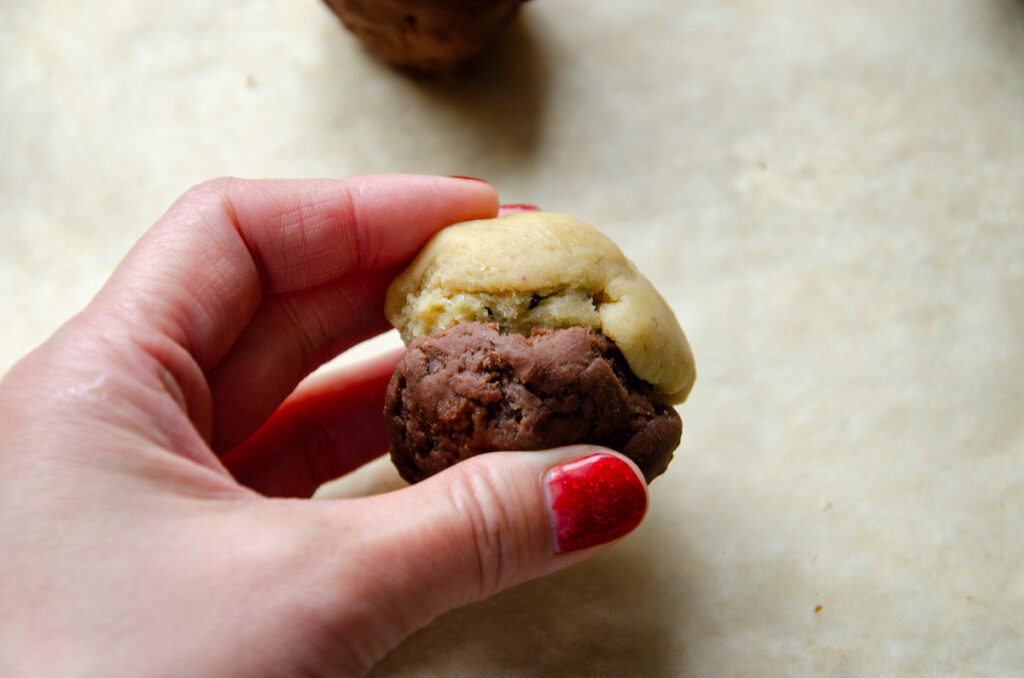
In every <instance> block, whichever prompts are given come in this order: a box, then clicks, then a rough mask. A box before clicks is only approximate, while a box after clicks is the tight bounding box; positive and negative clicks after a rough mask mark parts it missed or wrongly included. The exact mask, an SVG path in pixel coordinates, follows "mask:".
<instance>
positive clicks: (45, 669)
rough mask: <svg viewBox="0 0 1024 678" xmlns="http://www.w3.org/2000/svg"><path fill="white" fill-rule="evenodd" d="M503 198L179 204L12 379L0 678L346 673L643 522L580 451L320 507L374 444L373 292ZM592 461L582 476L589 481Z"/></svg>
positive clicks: (311, 197)
mask: <svg viewBox="0 0 1024 678" xmlns="http://www.w3.org/2000/svg"><path fill="white" fill-rule="evenodd" d="M497 210H498V205H497V198H496V196H495V193H494V191H493V189H492V188H491V187H490V186H489V185H487V184H485V183H483V182H478V181H469V180H463V179H457V178H440V177H422V176H376V177H356V178H351V179H346V180H339V181H328V180H325V181H243V180H219V181H214V182H210V183H207V184H202V185H200V186H197V187H195V188H194V189H192V190H190V191H189V192H188V193H187V194H186V195H185V196H183V197H182V198H181V199H180V200H179V201H178V202H177V203H175V205H174V206H173V207H172V208H171V209H170V210H169V211H168V212H167V214H165V215H164V216H163V217H162V218H161V219H160V220H159V221H158V222H157V224H156V225H155V226H154V227H153V228H152V229H150V230H149V231H148V232H147V233H146V235H145V236H144V237H143V238H142V239H141V240H140V241H139V243H138V244H137V245H136V246H135V247H134V248H133V249H132V251H131V252H130V253H129V254H128V256H127V257H126V258H125V260H124V261H123V262H122V263H121V265H120V266H119V267H118V268H117V270H116V271H115V272H114V274H113V276H112V277H111V279H110V280H109V281H108V283H107V284H106V285H105V286H104V288H103V289H102V290H101V291H100V293H99V294H98V295H97V296H96V298H95V299H93V301H92V302H91V303H90V304H89V305H88V307H87V308H86V309H85V310H84V311H82V312H81V313H80V314H78V315H77V316H75V317H74V318H72V319H71V320H70V321H69V322H68V323H66V324H65V325H64V326H63V327H61V328H60V329H59V330H58V331H57V332H56V333H55V334H54V336H53V337H51V338H50V339H49V340H48V341H47V342H46V343H44V344H43V345H42V346H41V347H40V348H38V349H37V350H36V351H34V352H33V353H31V354H29V355H28V356H27V357H26V358H24V359H23V360H22V361H21V362H19V363H18V364H16V365H15V366H14V367H13V368H12V369H11V370H10V371H9V372H8V374H7V375H5V377H4V379H3V381H2V382H0V516H2V520H0V572H2V573H3V576H2V578H0V648H2V650H3V651H2V652H0V675H4V676H15V675H33V676H35V675H132V676H142V675H154V676H160V675H174V676H180V675H195V676H229V675H240V676H277V675H280V676H293V675H324V676H328V675H329V676H337V675H356V674H360V673H362V672H364V671H365V670H367V669H368V667H370V666H371V665H372V664H373V663H374V662H375V661H376V660H378V659H380V658H381V657H382V656H383V655H384V654H385V653H386V652H387V651H388V650H390V649H391V648H392V647H394V646H395V645H396V644H397V643H398V642H399V641H400V640H401V639H402V638H404V637H405V636H406V635H408V634H409V633H411V632H413V631H414V630H415V629H417V628H419V627H420V626H422V625H424V624H426V623H428V622H429V621H430V620H431V619H433V618H434V617H436V616H437V615H438V614H440V613H442V612H444V611H446V610H448V609H451V608H453V607H457V606H460V605H464V604H467V603H469V602H472V601H475V600H479V599H481V598H484V597H487V596H489V595H492V594H494V593H496V592H498V591H500V590H503V589H505V588H508V587H510V586H513V585H515V584H517V583H520V582H523V581H525V580H528V579H531V578H534V577H537V576H540V575H543V574H545V573H548V572H551V571H554V570H556V569H559V568H561V567H564V566H566V565H569V564H572V563H574V562H577V561H579V560H581V559H582V558H585V557H587V556H588V555H590V554H592V553H593V552H594V551H595V549H596V548H597V547H598V546H599V545H601V544H603V543H606V542H609V541H611V540H613V539H615V538H617V537H619V536H622V535H623V534H625V533H627V532H629V531H630V530H631V529H633V527H635V526H636V525H637V524H638V523H639V521H640V519H641V518H642V516H643V513H644V510H645V508H646V501H647V495H646V487H645V485H644V483H643V482H642V480H641V476H640V475H639V472H638V471H637V469H636V468H635V466H633V465H632V463H631V462H628V461H627V460H625V458H624V457H621V455H618V454H616V453H612V452H608V451H607V450H601V449H598V448H592V447H585V446H579V447H573V448H564V449H560V450H554V451H547V452H530V453H523V452H518V453H492V454H487V455H482V456H479V457H475V458H473V459H470V460H469V461H467V462H464V463H461V464H459V465H457V466H455V467H453V468H451V469H449V470H447V471H445V472H444V473H441V474H438V475H437V476H434V477H432V478H430V479H428V480H426V481H424V482H423V483H420V484H418V485H415V486H412V487H408V488H404V489H401V490H398V491H395V492H391V493H387V494H383V495H378V496H373V497H365V498H358V499H345V500H331V501H308V500H306V499H305V498H307V497H309V496H310V495H311V494H312V493H313V491H314V490H315V489H316V488H317V487H318V486H319V485H320V484H321V483H323V482H325V481H327V480H330V479H332V478H335V477H338V476H341V475H344V474H345V473H347V472H349V471H351V470H353V469H355V468H357V467H359V466H360V465H362V464H364V463H365V462H367V461H369V460H371V459H373V458H375V457H377V456H379V455H380V454H382V453H383V452H385V451H386V449H387V438H386V434H385V430H384V425H383V415H382V409H383V398H384V390H385V387H386V384H387V381H388V379H389V377H390V373H391V369H392V368H393V365H394V361H395V359H396V358H397V356H388V357H384V358H379V359H376V360H373V361H370V362H368V363H366V364H363V365H359V366H356V367H353V368H349V369H346V370H344V371H342V372H340V373H336V374H331V375H319V374H318V375H315V376H314V377H310V378H308V379H306V377H307V375H309V374H310V373H311V372H312V371H313V370H314V369H315V368H316V367H318V366H319V365H320V364H322V363H324V362H326V361H327V360H329V359H330V358H332V357H333V356H335V355H337V354H338V353H340V352H342V351H344V350H345V349H347V348H348V347H350V346H352V345H353V344H355V343H357V342H359V341H361V340H363V339H366V338H369V337H371V336H373V335H375V334H378V333H380V332H382V331H384V330H386V329H387V328H388V325H387V322H386V320H385V318H384V315H383V297H384V291H385V289H386V287H387V285H388V283H389V282H390V280H391V278H392V277H393V276H394V274H395V273H396V272H397V270H398V269H399V268H400V267H402V266H403V265H404V264H406V263H407V262H408V261H409V260H410V259H411V258H412V257H413V256H414V255H415V253H416V252H417V251H418V250H419V249H420V248H421V247H422V245H423V244H424V242H425V241H426V240H427V239H428V238H429V237H430V236H431V235H432V234H433V233H434V232H435V231H437V230H438V229H440V228H442V227H444V226H446V225H448V224H451V223H454V222H456V221H461V220H466V219H472V218H483V217H490V216H494V214H495V213H496V212H497ZM577 460H580V461H577Z"/></svg>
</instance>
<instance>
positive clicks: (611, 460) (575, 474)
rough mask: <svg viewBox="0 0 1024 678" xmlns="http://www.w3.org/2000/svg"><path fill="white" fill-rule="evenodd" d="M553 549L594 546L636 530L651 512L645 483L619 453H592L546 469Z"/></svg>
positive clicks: (560, 550) (571, 549)
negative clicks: (648, 508) (648, 506)
mask: <svg viewBox="0 0 1024 678" xmlns="http://www.w3.org/2000/svg"><path fill="white" fill-rule="evenodd" d="M545 480H546V485H547V499H548V509H549V512H548V517H549V519H550V521H551V532H552V536H553V537H554V542H555V553H567V552H569V551H578V550H580V549H585V548H590V547H591V546H597V545H598V544H604V543H606V542H609V541H612V540H613V539H617V538H619V537H621V536H623V535H625V534H628V533H629V532H632V531H633V528H635V527H636V526H637V525H639V524H640V521H641V520H643V517H644V514H645V513H646V512H647V487H646V485H644V482H643V480H641V479H640V477H639V476H637V474H636V471H634V470H633V468H632V467H631V466H630V465H629V464H627V463H626V462H624V461H623V460H622V459H620V458H619V457H616V456H614V455H611V454H603V453H599V454H592V455H590V456H589V457H584V458H582V459H577V460H576V461H571V462H568V463H565V464H562V465H560V466H556V467H554V468H553V469H551V470H550V471H548V473H547V477H546V479H545Z"/></svg>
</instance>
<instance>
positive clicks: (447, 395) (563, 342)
mask: <svg viewBox="0 0 1024 678" xmlns="http://www.w3.org/2000/svg"><path fill="white" fill-rule="evenodd" d="M385 416H386V420H387V427H388V433H389V435H390V438H391V458H392V461H393V462H394V464H395V466H396V467H397V468H398V470H399V473H400V474H401V475H402V477H403V478H405V479H406V480H408V481H409V482H417V481H419V480H422V479H424V478H426V477H428V476H430V475H432V474H434V473H437V472H438V471H441V470H443V469H445V468H447V467H449V466H451V465H452V464H454V463H456V462H458V461H461V460H463V459H466V458H468V457H471V456H474V455H477V454H481V453H485V452H492V451H495V450H535V449H546V448H550V447H557V446H561V445H570V444H574V443H594V444H598V445H603V446H606V447H610V448H612V449H616V450H619V451H621V452H622V453H623V454H625V455H626V456H628V457H630V458H631V459H632V460H633V461H634V462H636V464H637V466H639V467H640V469H641V470H642V471H643V473H644V476H645V477H646V479H647V481H648V482H650V481H651V480H652V479H653V478H654V477H655V476H657V475H659V474H661V473H663V472H664V471H665V469H666V467H667V466H668V463H669V461H671V459H672V453H673V450H675V448H676V446H678V444H679V439H680V435H681V433H682V422H681V421H680V419H679V415H678V414H677V413H676V411H675V410H674V409H673V408H672V407H671V405H669V404H668V402H667V400H666V397H665V395H664V394H663V393H662V392H661V391H660V390H659V389H657V388H656V387H654V386H653V385H651V384H649V383H647V382H645V381H643V380H641V379H639V378H637V377H636V376H635V375H634V374H633V373H632V371H631V370H630V368H629V365H628V364H627V363H626V360H625V359H624V358H623V356H622V353H621V352H620V351H619V350H618V348H617V347H616V346H615V344H614V343H613V342H612V341H611V340H610V339H608V338H607V337H605V336H604V335H603V334H601V333H600V332H599V331H597V330H595V329H592V328H584V327H570V328H565V329H550V328H535V329H533V330H532V331H531V332H530V333H529V334H519V333H502V332H499V329H498V325H496V324H484V323H479V322H463V323H459V324H457V325H455V326H454V327H451V328H450V329H446V330H441V331H438V332H436V333H434V334H431V335H427V336H421V337H418V338H416V339H414V340H413V341H412V342H411V343H410V344H409V347H408V350H407V351H406V353H405V355H404V356H403V357H402V359H401V360H400V361H399V363H398V366H397V367H396V369H395V373H394V375H393V377H392V379H391V383H390V385H389V387H388V391H387V397H386V404H385Z"/></svg>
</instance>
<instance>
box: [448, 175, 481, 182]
mask: <svg viewBox="0 0 1024 678" xmlns="http://www.w3.org/2000/svg"><path fill="white" fill-rule="evenodd" d="M449 176H451V178H452V179H465V180H466V181H479V182H480V183H481V184H490V183H491V182H489V181H487V180H486V179H477V178H476V177H460V176H458V175H457V174H452V175H449Z"/></svg>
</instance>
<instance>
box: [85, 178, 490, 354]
mask: <svg viewBox="0 0 1024 678" xmlns="http://www.w3.org/2000/svg"><path fill="white" fill-rule="evenodd" d="M497 207H498V201H497V196H496V194H495V192H494V189H493V188H492V187H491V186H490V185H489V184H487V183H485V182H482V181H473V180H466V179H460V178H454V177H434V176H422V175H376V176H358V177H350V178H347V179H341V180H255V181H254V180H242V179H221V180H217V181H213V182H209V183H206V184H201V185H199V186H197V187H195V188H193V189H192V190H190V191H189V192H188V193H186V194H185V196H183V197H182V198H181V199H180V200H178V201H177V202H176V203H175V204H174V205H173V206H172V207H171V209H170V210H169V211H168V212H167V213H166V214H165V215H164V216H163V217H162V218H161V219H160V220H159V221H158V222H157V224H156V225H155V226H154V227H153V228H152V229H150V231H149V232H148V233H147V234H146V235H145V236H144V237H143V238H142V239H141V240H140V241H139V243H138V244H137V245H136V246H135V247H134V248H133V249H132V251H131V252H129V254H128V256H127V257H126V258H125V260H124V261H123V262H122V264H121V265H120V266H119V267H118V269H117V271H116V272H115V273H114V275H113V276H112V278H111V279H110V281H109V282H108V284H107V285H106V286H105V288H104V290H103V291H102V292H101V294H100V295H99V297H98V299H97V302H98V303H99V304H100V305H101V306H102V305H104V304H110V305H113V306H114V307H115V308H116V309H117V313H118V315H119V316H121V317H126V316H127V317H128V318H129V320H130V322H131V323H132V324H134V325H135V326H137V327H138V326H141V327H143V328H149V329H153V330H156V331H157V332H158V333H160V334H162V335H165V336H167V337H168V338H170V339H171V340H173V341H174V342H175V343H177V344H179V345H181V346H183V347H184V348H185V349H186V350H187V351H188V352H189V353H190V354H191V355H192V356H193V358H194V359H195V360H196V362H197V363H198V366H199V367H200V368H201V369H202V370H204V371H205V370H207V369H209V368H210V367H212V366H213V365H214V364H216V363H217V361H218V360H219V359H220V358H221V357H222V356H223V355H224V354H225V353H226V352H227V350H228V349H229V348H230V347H231V344H232V343H233V342H234V340H235V338H236V337H237V336H238V335H239V333H240V332H241V331H242V329H243V328H244V327H245V326H246V324H247V323H248V321H249V318H251V317H252V315H253V313H254V312H255V311H256V309H257V308H258V307H259V304H260V301H261V299H262V298H263V295H264V294H268V293H273V294H277V293H286V292H292V291H297V290H302V289H308V288H313V287H317V286H319V285H323V284H325V283H327V282H329V281H331V280H334V279H337V278H339V277H341V276H344V275H346V274H349V273H352V272H354V271H366V270H375V269H385V268H390V267H394V266H398V265H401V264H402V263H404V262H406V261H407V260H409V259H411V258H412V257H413V256H414V255H415V253H416V252H417V251H418V250H419V249H420V248H421V247H422V246H423V244H424V243H425V241H426V240H427V239H428V238H429V237H430V236H431V235H433V234H434V233H435V232H436V231H438V230H440V229H441V228H443V227H444V226H447V225H450V224H452V223H455V222H458V221H465V220H468V219H475V218H481V217H490V216H494V214H495V213H496V212H497Z"/></svg>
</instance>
